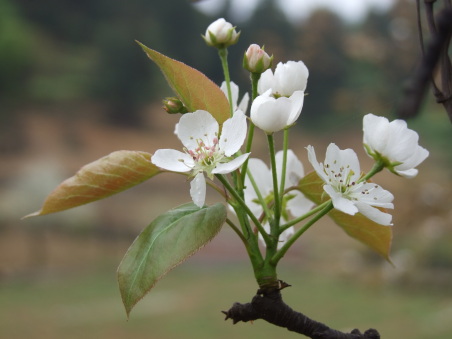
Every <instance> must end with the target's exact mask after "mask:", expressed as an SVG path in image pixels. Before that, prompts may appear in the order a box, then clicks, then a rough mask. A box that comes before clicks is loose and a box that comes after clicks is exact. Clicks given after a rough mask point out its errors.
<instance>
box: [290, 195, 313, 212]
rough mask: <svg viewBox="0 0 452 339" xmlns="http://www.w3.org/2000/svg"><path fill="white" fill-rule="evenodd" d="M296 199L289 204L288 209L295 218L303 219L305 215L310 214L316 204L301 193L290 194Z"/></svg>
mask: <svg viewBox="0 0 452 339" xmlns="http://www.w3.org/2000/svg"><path fill="white" fill-rule="evenodd" d="M290 194H294V195H295V197H293V198H292V199H290V200H289V201H288V202H287V209H288V210H289V211H290V213H291V214H292V216H293V217H294V218H297V217H301V216H302V215H303V214H305V213H307V212H309V211H310V210H311V208H312V207H313V206H314V203H313V202H312V201H311V200H309V199H308V198H306V197H305V196H304V195H303V194H302V193H301V192H299V191H294V192H290Z"/></svg>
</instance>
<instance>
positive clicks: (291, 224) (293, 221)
mask: <svg viewBox="0 0 452 339" xmlns="http://www.w3.org/2000/svg"><path fill="white" fill-rule="evenodd" d="M330 202H331V200H328V201H325V202H324V203H323V204H320V205H319V206H317V207H316V208H313V209H312V210H310V211H309V212H307V213H305V214H303V215H302V216H300V217H298V218H295V219H292V220H290V221H288V222H287V223H285V224H284V225H282V226H281V227H280V229H281V233H282V232H284V231H285V230H286V229H288V228H289V227H291V226H293V225H296V224H298V223H299V222H300V221H303V220H304V219H306V218H309V217H310V216H311V215H314V214H316V213H317V212H319V211H321V210H322V209H324V208H325V207H326V206H327V205H328V204H329V203H330Z"/></svg>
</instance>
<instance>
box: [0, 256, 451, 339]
mask: <svg viewBox="0 0 452 339" xmlns="http://www.w3.org/2000/svg"><path fill="white" fill-rule="evenodd" d="M250 272H251V270H250V269H249V267H248V266H247V265H246V264H242V263H235V264H227V265H225V264H221V265H213V264H212V263H209V264H205V263H204V264H203V263H200V262H197V261H192V262H188V263H185V264H184V265H182V266H180V267H178V268H176V269H175V270H174V271H172V272H170V273H169V275H168V276H167V277H165V278H164V279H162V280H161V281H160V282H159V283H158V284H157V285H156V287H155V288H154V289H153V290H152V291H151V292H150V294H148V295H147V296H146V297H145V298H144V299H143V300H142V301H141V302H140V303H138V305H137V306H136V307H135V309H134V310H133V311H132V313H131V317H130V320H128V321H127V319H126V314H125V311H124V309H123V307H122V304H121V300H120V296H119V291H118V288H117V284H116V281H115V272H114V271H109V272H102V271H96V272H95V273H92V274H88V273H86V272H85V273H83V274H82V273H80V274H76V273H72V274H70V275H66V276H62V275H59V276H56V277H50V276H47V277H44V278H40V279H36V278H35V279H28V281H22V282H15V283H14V284H13V283H8V284H6V283H3V285H0V337H1V338H8V339H16V338H17V339H22V338H37V339H39V338H47V339H52V338H63V339H66V338H68V339H71V338H74V339H75V338H83V339H90V338H96V339H99V338H101V339H102V338H110V339H111V338H113V339H114V338H133V339H135V338H152V339H173V338H176V339H178V338H184V339H185V338H187V339H190V338H196V339H203V338H216V339H226V338H246V339H254V338H256V339H257V338H259V339H262V338H274V337H278V336H279V337H282V336H283V337H284V338H288V339H290V338H301V336H300V335H297V334H294V333H291V332H288V331H287V330H285V329H281V328H277V327H275V326H272V325H269V324H267V323H265V322H264V321H255V322H254V323H253V324H250V323H246V324H245V323H239V324H236V325H232V322H230V321H224V320H223V319H224V316H223V315H222V314H221V313H220V311H221V310H226V309H228V307H229V306H230V305H232V303H233V302H235V301H239V302H248V301H249V300H250V298H251V297H252V295H253V294H254V293H255V290H256V286H255V284H254V281H253V277H252V276H251V275H250ZM280 275H281V278H282V279H283V280H285V281H287V282H289V283H290V284H292V285H293V286H292V287H291V288H288V289H286V290H285V291H284V297H285V300H286V302H287V303H288V304H289V305H291V306H292V307H293V308H294V309H296V310H298V311H300V312H302V313H305V314H306V315H308V316H310V317H312V318H314V319H316V320H319V321H323V322H325V323H327V324H328V325H330V326H332V327H335V328H337V329H341V330H351V329H352V328H354V327H358V328H359V329H361V330H365V329H367V328H370V327H374V328H377V329H378V330H379V331H380V333H381V334H382V338H384V339H392V338H395V339H399V338H410V339H423V338H429V339H448V338H451V337H452V324H451V322H450V319H452V296H451V294H450V293H449V294H448V295H446V296H444V295H441V294H440V293H437V294H435V293H433V292H431V291H425V290H423V291H409V290H401V289H394V288H389V287H384V286H380V287H369V286H367V285H364V284H363V283H354V282H352V281H350V280H345V279H338V278H333V277H329V276H322V275H320V274H317V273H312V272H306V271H305V270H304V269H303V268H301V267H297V266H285V267H283V269H282V271H281V273H280Z"/></svg>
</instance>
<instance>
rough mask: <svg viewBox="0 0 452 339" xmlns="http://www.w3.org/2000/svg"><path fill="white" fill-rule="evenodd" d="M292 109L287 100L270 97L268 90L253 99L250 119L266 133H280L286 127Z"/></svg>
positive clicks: (289, 101)
mask: <svg viewBox="0 0 452 339" xmlns="http://www.w3.org/2000/svg"><path fill="white" fill-rule="evenodd" d="M292 109H293V105H292V101H291V100H290V99H289V98H286V97H281V98H278V99H275V98H273V97H270V90H269V91H267V92H265V93H264V94H263V95H260V96H258V97H257V98H256V99H254V101H253V104H252V105H251V113H250V117H251V120H252V121H253V123H254V124H255V125H256V126H257V127H259V128H260V129H262V130H264V131H265V132H267V133H273V132H277V131H280V130H282V129H284V128H285V127H287V125H288V123H287V121H288V119H289V116H290V113H291V111H292Z"/></svg>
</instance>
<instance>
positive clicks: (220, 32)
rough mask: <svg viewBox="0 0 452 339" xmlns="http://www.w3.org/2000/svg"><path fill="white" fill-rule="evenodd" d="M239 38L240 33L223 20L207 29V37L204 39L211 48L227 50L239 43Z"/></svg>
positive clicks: (215, 22) (213, 23) (217, 21)
mask: <svg viewBox="0 0 452 339" xmlns="http://www.w3.org/2000/svg"><path fill="white" fill-rule="evenodd" d="M239 36H240V32H238V33H237V32H236V30H235V27H234V26H232V24H231V23H229V22H227V21H226V20H224V19H223V18H221V19H218V20H216V21H214V22H212V23H211V24H210V25H209V27H207V30H206V35H205V36H203V38H204V40H205V42H206V43H207V44H208V45H210V46H213V47H217V48H225V47H228V46H231V45H234V44H235V43H237V41H238V40H239Z"/></svg>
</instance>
